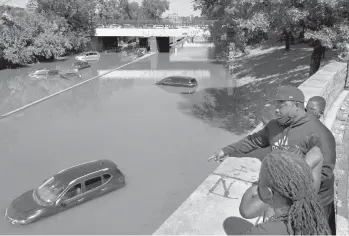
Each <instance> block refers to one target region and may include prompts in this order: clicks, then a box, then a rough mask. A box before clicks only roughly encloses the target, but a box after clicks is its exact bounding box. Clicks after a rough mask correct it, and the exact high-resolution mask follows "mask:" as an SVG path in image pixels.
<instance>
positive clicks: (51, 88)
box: [0, 52, 135, 115]
mask: <svg viewBox="0 0 349 236" xmlns="http://www.w3.org/2000/svg"><path fill="white" fill-rule="evenodd" d="M133 55H134V54H132V53H130V52H129V53H126V52H122V53H101V58H100V60H99V61H98V62H90V65H91V67H90V68H86V69H83V70H81V71H79V74H81V75H82V77H81V78H80V79H72V80H66V79H61V78H59V77H51V78H48V79H43V78H31V77H29V74H30V72H32V71H34V70H36V69H41V68H48V69H59V70H61V71H67V70H69V67H70V66H71V65H72V64H73V63H74V62H76V60H75V58H74V57H75V56H68V57H66V58H63V59H62V60H60V61H56V62H42V63H37V64H31V65H28V66H27V67H24V68H19V69H9V70H2V71H0V114H1V115H3V114H5V113H7V112H9V111H12V110H14V109H16V108H19V107H22V106H24V105H26V104H29V103H31V102H33V101H35V100H38V99H40V98H43V97H46V96H48V95H51V94H53V93H56V92H58V91H61V90H63V89H65V88H68V87H70V86H72V85H75V84H77V83H79V82H82V81H84V80H86V79H89V78H91V77H93V76H96V75H98V73H97V71H98V70H101V69H113V68H116V67H118V66H121V65H123V64H126V63H128V62H131V61H132V60H133V59H134V58H135V57H134V56H133Z"/></svg>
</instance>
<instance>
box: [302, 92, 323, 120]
mask: <svg viewBox="0 0 349 236" xmlns="http://www.w3.org/2000/svg"><path fill="white" fill-rule="evenodd" d="M325 108H326V100H325V98H323V97H321V96H314V97H311V98H310V99H309V101H308V103H307V106H306V108H305V111H306V112H307V113H308V114H311V115H313V116H314V117H315V118H317V119H319V120H320V121H321V120H322V119H323V115H324V112H325Z"/></svg>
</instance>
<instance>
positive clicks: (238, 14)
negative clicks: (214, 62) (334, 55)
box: [193, 0, 349, 75]
mask: <svg viewBox="0 0 349 236" xmlns="http://www.w3.org/2000/svg"><path fill="white" fill-rule="evenodd" d="M193 5H194V8H195V9H198V10H201V14H202V16H206V17H208V18H210V19H215V20H216V21H217V22H219V24H221V25H224V26H225V28H226V29H225V30H219V29H217V25H215V27H214V28H212V31H213V33H216V34H217V33H218V34H224V33H227V30H229V31H230V32H232V35H235V37H232V38H231V40H232V41H236V40H240V41H241V39H242V40H243V45H246V44H248V43H252V44H253V43H256V42H260V41H261V40H263V37H260V35H261V34H263V33H266V32H276V33H278V34H279V35H280V36H282V38H283V39H284V40H285V43H286V45H285V49H286V50H289V49H290V44H291V43H293V42H294V40H295V39H299V41H304V42H307V43H309V44H310V45H311V46H313V48H314V49H313V53H312V57H311V58H312V59H311V62H310V71H309V75H312V74H314V73H315V72H316V71H317V70H318V69H319V67H320V62H321V58H322V56H323V55H324V51H325V49H326V48H327V49H333V48H338V49H342V48H344V46H343V45H344V43H345V42H348V40H349V1H347V0H292V1H289V0H234V1H232V0H218V1H217V0H193ZM221 28H223V27H221ZM213 35H214V34H213ZM237 35H238V36H239V37H236V36H237ZM215 36H216V39H217V38H218V39H219V36H220V35H215ZM228 38H229V37H228Z"/></svg>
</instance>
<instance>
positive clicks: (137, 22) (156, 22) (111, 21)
mask: <svg viewBox="0 0 349 236" xmlns="http://www.w3.org/2000/svg"><path fill="white" fill-rule="evenodd" d="M213 22H214V21H213V20H200V21H194V22H193V21H192V22H176V21H170V20H116V19H105V20H100V21H99V22H98V23H97V25H103V26H105V27H106V26H110V25H120V26H124V25H131V26H134V27H144V26H147V27H153V26H154V25H160V26H169V27H171V26H206V27H207V26H208V25H211V24H213Z"/></svg>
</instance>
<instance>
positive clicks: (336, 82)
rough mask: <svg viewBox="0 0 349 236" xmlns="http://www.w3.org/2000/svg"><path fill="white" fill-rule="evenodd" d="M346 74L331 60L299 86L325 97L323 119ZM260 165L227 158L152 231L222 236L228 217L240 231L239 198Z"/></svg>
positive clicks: (308, 95) (248, 159)
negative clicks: (238, 219)
mask: <svg viewBox="0 0 349 236" xmlns="http://www.w3.org/2000/svg"><path fill="white" fill-rule="evenodd" d="M346 73H347V71H346V64H344V63H339V62H334V63H331V64H328V65H326V66H325V67H323V68H322V69H321V70H319V71H318V72H317V73H316V74H314V75H313V76H312V77H310V78H309V79H308V80H307V81H306V82H304V83H303V84H301V85H300V87H299V88H300V89H301V90H302V91H303V92H304V93H305V96H306V101H307V100H308V99H309V98H310V97H312V96H316V95H320V96H324V97H325V98H326V100H327V107H326V110H325V120H326V118H328V116H333V114H334V116H336V113H337V110H335V111H333V109H332V110H331V105H332V104H333V103H334V101H335V100H336V99H337V97H338V96H339V95H340V94H341V92H342V91H343V89H344V83H345V78H346V76H347V74H346ZM329 111H330V112H329ZM327 120H328V119H327ZM330 120H331V119H330ZM332 123H333V122H332ZM328 126H329V127H331V126H332V124H328ZM262 127H263V124H260V125H259V126H258V127H256V129H255V130H254V131H257V130H259V129H261V128H262ZM260 164H261V163H260V161H259V160H257V159H256V158H247V157H246V158H234V157H230V158H227V159H226V160H225V161H224V162H223V163H222V164H221V165H220V166H218V168H217V169H216V170H215V171H214V172H213V173H212V174H210V175H209V176H208V178H207V179H205V180H204V182H203V183H202V184H201V185H200V186H199V187H198V188H197V189H196V190H195V191H194V192H193V193H192V194H191V195H190V196H189V198H188V199H187V200H186V201H185V202H184V203H183V204H182V205H181V206H180V207H179V208H178V209H177V210H176V211H175V212H174V213H173V214H172V215H171V216H170V217H169V218H168V219H167V220H166V221H165V222H164V224H163V225H161V226H160V228H159V229H158V230H157V231H156V232H155V233H154V234H155V235H184V234H185V235H192V234H196V235H224V234H226V233H227V229H226V228H225V223H226V222H228V221H229V220H233V221H234V220H235V224H236V225H235V227H236V228H239V227H240V230H242V228H243V227H250V226H246V225H245V226H244V225H243V223H237V222H238V221H236V218H241V216H240V214H239V204H240V201H241V197H242V195H243V193H244V192H245V190H246V189H247V188H249V187H250V186H251V182H253V181H255V180H256V178H258V172H259V168H260ZM347 171H348V170H347ZM259 220H260V219H257V218H256V219H252V220H249V222H251V223H252V224H255V223H258V222H259ZM235 232H236V230H235Z"/></svg>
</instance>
